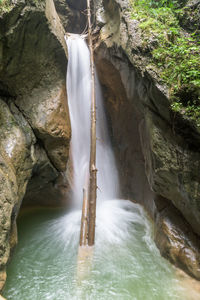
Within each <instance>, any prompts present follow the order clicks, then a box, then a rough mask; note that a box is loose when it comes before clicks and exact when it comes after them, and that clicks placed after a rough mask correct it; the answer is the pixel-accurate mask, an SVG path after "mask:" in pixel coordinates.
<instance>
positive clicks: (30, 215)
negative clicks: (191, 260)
mask: <svg viewBox="0 0 200 300" xmlns="http://www.w3.org/2000/svg"><path fill="white" fill-rule="evenodd" d="M97 211H98V214H97V226H96V245H95V251H94V256H93V261H92V263H91V270H90V272H89V273H88V274H87V275H86V277H85V278H82V281H80V280H79V278H78V275H77V252H78V242H79V230H80V211H73V212H71V213H68V214H65V213H63V212H60V211H54V210H37V211H32V212H26V213H24V214H23V215H22V216H21V217H20V218H19V224H18V228H19V244H18V246H17V249H16V251H15V254H14V257H13V259H12V262H11V264H10V266H9V268H8V280H7V283H6V288H5V292H4V296H5V297H6V298H7V299H8V300H29V299H30V300H47V299H51V300H56V299H59V300H71V299H77V300H84V299H86V300H90V299H91V300H94V299H95V300H98V299H99V300H101V299H102V300H105V299H106V300H109V299H120V300H128V299H131V300H151V299H152V300H165V299H166V300H169V299H173V300H175V299H182V300H183V299H185V298H184V296H183V293H184V289H183V287H182V285H181V282H179V280H178V279H177V278H176V271H175V268H174V267H173V266H172V265H171V264H170V263H168V262H167V261H166V260H165V259H163V258H162V257H161V256H160V254H159V251H158V250H157V248H156V246H155V244H154V242H153V240H152V238H151V236H152V227H151V223H150V222H149V220H148V218H147V216H146V215H145V213H144V211H143V209H142V208H141V207H140V206H139V205H137V204H133V203H131V202H129V201H125V200H111V201H106V202H103V203H102V204H101V205H100V207H98V209H97ZM108 216H109V218H108Z"/></svg>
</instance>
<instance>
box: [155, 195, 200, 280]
mask: <svg viewBox="0 0 200 300" xmlns="http://www.w3.org/2000/svg"><path fill="white" fill-rule="evenodd" d="M155 203H156V208H157V213H156V227H155V241H156V244H157V246H158V248H159V249H160V251H161V253H162V255H163V256H164V257H166V258H167V259H169V260H170V261H171V262H172V263H173V264H175V265H176V266H177V267H179V268H181V269H184V270H186V271H187V273H188V274H190V275H191V276H193V277H194V278H197V279H199V280H200V241H199V237H198V236H197V235H195V234H194V233H193V231H192V228H191V226H190V225H189V224H188V223H187V222H186V221H185V220H184V218H183V217H182V215H181V214H180V212H179V211H177V210H176V209H175V208H174V207H173V206H172V205H170V203H168V201H167V200H166V199H163V198H161V197H159V198H157V199H156V200H155Z"/></svg>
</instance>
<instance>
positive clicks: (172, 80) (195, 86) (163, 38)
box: [130, 0, 200, 126]
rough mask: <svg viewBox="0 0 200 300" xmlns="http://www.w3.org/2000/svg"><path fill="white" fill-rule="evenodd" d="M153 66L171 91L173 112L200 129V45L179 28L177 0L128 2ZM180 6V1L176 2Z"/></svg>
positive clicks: (136, 0)
mask: <svg viewBox="0 0 200 300" xmlns="http://www.w3.org/2000/svg"><path fill="white" fill-rule="evenodd" d="M130 1H131V5H132V11H131V13H132V18H133V19H136V20H138V21H139V22H140V23H139V28H140V29H141V30H142V36H143V40H144V41H145V43H146V45H148V44H149V45H150V44H151V40H153V42H154V43H153V47H152V45H151V47H149V51H150V53H151V57H152V63H153V64H155V65H156V66H158V67H159V68H160V69H161V70H162V72H161V77H162V79H163V81H164V82H165V83H166V84H167V85H168V86H169V88H170V96H171V100H172V104H171V107H172V109H173V110H174V111H176V112H178V111H179V112H180V113H182V114H184V115H185V116H186V117H188V118H190V119H192V120H195V121H196V123H197V125H198V126H200V107H199V105H200V58H199V54H200V44H199V43H198V42H197V41H196V40H195V39H194V38H193V37H192V35H189V34H188V33H186V32H184V31H183V30H182V28H181V27H180V25H179V20H178V16H180V15H181V13H182V9H181V8H180V6H179V3H178V1H176V0H130ZM179 2H180V1H179Z"/></svg>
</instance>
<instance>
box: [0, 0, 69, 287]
mask: <svg viewBox="0 0 200 300" xmlns="http://www.w3.org/2000/svg"><path fill="white" fill-rule="evenodd" d="M0 49H1V51H0V232H1V234H0V290H1V289H2V287H3V285H4V282H5V278H6V272H5V267H6V264H7V261H8V259H9V256H10V251H11V250H12V248H13V246H14V245H15V244H16V240H17V233H16V217H17V214H18V211H19V208H20V205H21V202H22V199H24V200H23V203H24V204H25V205H37V204H38V205H54V206H58V205H61V204H63V203H64V202H65V201H66V191H67V181H66V178H65V175H64V171H65V170H66V164H67V159H68V152H69V141H70V135H71V132H70V122H69V114H68V105H67V98H66V87H65V76H66V65H67V59H66V57H67V49H66V46H65V42H64V30H63V28H62V25H61V23H60V21H59V18H58V16H57V14H56V11H55V7H54V3H53V1H51V0H47V1H31V0H30V1H21V0H20V1H15V5H14V7H13V8H12V10H11V11H10V12H9V13H6V14H4V15H3V16H2V17H1V18H0Z"/></svg>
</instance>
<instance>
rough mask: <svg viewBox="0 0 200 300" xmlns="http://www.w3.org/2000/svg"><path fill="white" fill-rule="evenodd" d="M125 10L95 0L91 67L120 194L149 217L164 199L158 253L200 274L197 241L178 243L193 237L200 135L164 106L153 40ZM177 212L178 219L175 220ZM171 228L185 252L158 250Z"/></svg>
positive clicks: (198, 207) (112, 1)
mask: <svg viewBox="0 0 200 300" xmlns="http://www.w3.org/2000/svg"><path fill="white" fill-rule="evenodd" d="M128 7H129V6H128V1H126V0H125V1H121V0H109V1H97V6H96V19H97V29H96V30H97V31H99V35H100V38H99V39H98V41H97V43H98V48H97V49H96V61H97V68H98V73H99V76H100V80H101V82H102V84H103V87H104V95H105V105H106V107H107V109H108V119H109V123H110V131H111V134H112V138H113V144H114V146H115V149H116V154H117V156H118V157H119V164H120V166H121V170H122V174H121V175H122V183H124V184H123V192H125V195H127V196H128V197H129V198H131V199H133V200H136V201H139V202H140V203H142V204H144V205H145V207H146V208H147V210H148V211H149V212H150V214H151V216H152V217H155V215H156V212H157V207H156V203H155V196H156V195H160V196H162V197H164V198H166V199H168V200H167V201H168V202H167V203H170V209H166V210H165V218H163V220H162V221H160V222H161V223H163V224H164V225H163V226H165V230H162V234H160V235H159V234H157V235H156V241H157V245H158V247H160V250H161V253H162V254H163V255H164V256H167V255H166V253H165V248H166V249H167V248H168V249H169V248H170V251H169V252H168V259H170V260H171V261H172V262H173V263H175V264H176V265H177V266H179V267H180V268H182V269H184V270H185V271H186V272H188V273H189V274H190V275H192V276H194V277H196V278H198V279H199V248H198V247H199V246H198V247H196V248H195V247H193V250H191V249H192V248H190V247H188V246H187V247H185V248H184V246H183V245H186V244H187V241H188V240H190V239H192V238H191V235H192V232H195V233H196V234H200V231H199V228H200V226H199V225H200V202H199V198H200V195H199V190H200V188H199V187H200V177H199V176H198V174H199V163H200V154H199V141H200V136H199V133H198V131H197V130H196V129H195V128H194V127H193V126H192V124H191V123H190V122H189V121H185V120H183V119H182V118H181V117H180V116H178V115H175V114H173V113H172V111H171V110H170V102H169V98H168V96H169V89H168V87H167V86H166V85H165V84H164V83H163V81H162V79H161V77H160V73H159V72H160V71H159V68H157V69H152V68H151V67H150V65H151V63H150V62H151V58H150V57H149V55H148V52H149V51H148V47H151V42H152V43H153V40H152V41H151V38H150V39H149V43H148V45H146V44H145V43H143V40H142V35H141V31H140V28H139V26H138V25H139V24H138V21H136V20H132V19H131V16H130V11H129V9H128ZM123 178H126V179H124V180H123ZM141 183H142V184H141ZM126 193H127V194H126ZM145 199H146V200H145ZM171 215H173V218H172V216H171ZM176 215H177V220H179V219H180V218H181V219H182V221H180V222H178V221H177V222H176V223H175V222H174V220H176ZM180 215H181V217H180ZM167 218H168V219H167ZM166 220H171V221H170V222H171V223H169V222H167V221H166ZM183 220H184V221H183ZM182 222H186V223H187V224H189V225H188V230H186V229H183V228H182V225H181V223H182ZM157 224H158V226H161V225H160V224H159V222H157ZM170 224H171V225H170ZM176 226H177V232H179V229H180V234H181V232H182V231H183V232H184V234H181V238H180V240H182V244H181V245H180V246H179V250H180V249H182V248H184V249H185V250H180V251H177V250H176V248H175V242H172V243H168V244H167V243H166V242H165V243H163V245H164V246H163V247H162V243H161V242H159V241H158V240H159V238H161V236H162V240H163V239H164V238H163V237H164V236H165V239H166V241H167V240H168V236H169V237H170V236H171V235H172V231H173V230H172V227H173V229H174V228H176ZM190 234H191V235H190ZM194 235H195V234H194ZM173 239H175V237H173ZM173 247H174V252H176V255H175V256H176V258H175V256H173V250H172V249H173ZM194 249H195V250H194ZM189 253H191V257H190V254H189ZM178 260H179V261H178Z"/></svg>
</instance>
